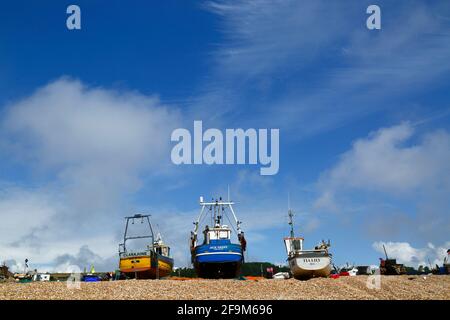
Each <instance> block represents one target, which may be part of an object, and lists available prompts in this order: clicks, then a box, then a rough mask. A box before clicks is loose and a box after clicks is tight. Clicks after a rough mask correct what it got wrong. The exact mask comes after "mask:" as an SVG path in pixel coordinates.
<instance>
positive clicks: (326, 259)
mask: <svg viewBox="0 0 450 320" xmlns="http://www.w3.org/2000/svg"><path fill="white" fill-rule="evenodd" d="M288 215H289V225H290V227H291V232H290V236H289V237H287V238H284V244H285V246H286V252H287V255H288V259H287V260H288V263H289V268H290V269H291V273H292V275H293V277H294V278H296V279H300V280H307V279H310V278H314V277H328V276H329V275H330V273H331V253H329V252H328V248H329V247H330V241H328V243H325V241H322V242H321V243H320V244H319V245H318V246H316V247H315V248H314V249H313V250H305V249H303V241H304V239H303V238H301V237H295V235H294V223H293V217H294V214H293V212H292V210H291V209H289V210H288Z"/></svg>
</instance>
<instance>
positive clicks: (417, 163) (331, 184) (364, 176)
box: [316, 123, 450, 206]
mask: <svg viewBox="0 0 450 320" xmlns="http://www.w3.org/2000/svg"><path fill="white" fill-rule="evenodd" d="M413 135H414V128H413V127H412V126H411V125H410V124H409V123H403V124H400V125H397V126H393V127H389V128H382V129H379V130H378V131H376V132H373V133H371V134H370V135H369V136H368V137H367V138H362V139H358V140H357V141H355V142H354V143H353V145H352V148H351V149H350V150H349V151H347V152H345V153H344V154H343V155H342V156H341V157H340V159H339V161H338V163H337V164H336V165H335V166H334V167H333V168H332V169H330V170H328V171H327V172H325V173H324V174H322V176H321V177H320V180H319V185H320V187H321V188H322V190H324V191H323V194H322V196H321V197H320V198H319V199H318V200H317V202H316V204H317V205H318V206H321V205H327V206H330V205H332V204H330V200H331V199H332V196H333V194H334V193H336V192H342V191H347V190H349V189H357V190H366V191H378V192H382V193H389V194H400V195H401V194H405V193H412V192H414V191H418V190H420V191H423V190H427V191H434V190H442V188H446V189H448V188H449V187H450V162H449V161H448V159H450V135H449V133H448V132H446V131H439V130H438V131H433V132H431V133H428V134H426V135H424V136H422V137H421V139H420V140H419V141H418V142H417V143H410V144H408V142H409V140H411V139H412V138H413ZM325 200H327V201H325Z"/></svg>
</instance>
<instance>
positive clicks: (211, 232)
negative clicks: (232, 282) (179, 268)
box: [190, 197, 246, 279]
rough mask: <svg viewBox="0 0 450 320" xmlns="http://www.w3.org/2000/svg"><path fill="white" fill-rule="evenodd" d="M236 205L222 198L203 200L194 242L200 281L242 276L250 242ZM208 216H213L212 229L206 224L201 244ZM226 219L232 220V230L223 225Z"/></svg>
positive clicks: (192, 235)
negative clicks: (200, 239) (233, 236)
mask: <svg viewBox="0 0 450 320" xmlns="http://www.w3.org/2000/svg"><path fill="white" fill-rule="evenodd" d="M233 204H234V203H233V202H231V201H222V198H219V200H213V201H211V202H204V201H203V197H200V206H201V211H200V215H199V217H198V219H197V221H196V222H194V225H195V227H194V231H192V232H191V241H190V245H191V259H192V263H193V265H194V268H195V271H196V273H197V276H198V277H200V278H209V279H219V278H222V279H227V278H228V279H229V278H236V277H238V276H239V273H240V271H241V265H242V263H243V262H244V252H245V249H246V240H245V237H244V232H243V231H242V230H241V228H240V225H241V221H239V220H238V219H237V217H236V214H235V213H234V210H233ZM208 212H209V215H208ZM207 216H210V223H211V226H209V225H207V224H206V225H205V227H204V230H203V242H201V243H198V230H199V227H200V224H202V223H203V222H204V220H205V219H206V218H207ZM224 218H227V219H228V221H229V222H230V224H231V228H230V227H229V226H228V225H226V224H223V220H224ZM232 221H233V223H234V224H235V226H236V228H234V226H233V223H232ZM232 228H233V231H235V233H236V237H237V243H232V242H231V235H232Z"/></svg>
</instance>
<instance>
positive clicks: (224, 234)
mask: <svg viewBox="0 0 450 320" xmlns="http://www.w3.org/2000/svg"><path fill="white" fill-rule="evenodd" d="M228 234H229V232H228V231H219V239H228V238H229V236H228Z"/></svg>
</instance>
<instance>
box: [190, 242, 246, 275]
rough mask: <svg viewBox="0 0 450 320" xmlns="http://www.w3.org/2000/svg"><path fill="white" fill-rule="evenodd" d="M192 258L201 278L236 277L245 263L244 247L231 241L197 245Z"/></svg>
mask: <svg viewBox="0 0 450 320" xmlns="http://www.w3.org/2000/svg"><path fill="white" fill-rule="evenodd" d="M192 260H193V263H194V268H195V271H196V273H197V276H198V277H200V278H207V279H231V278H236V277H238V276H239V274H240V272H241V266H242V263H243V254H242V248H241V246H240V245H238V244H233V243H229V242H212V243H211V244H205V245H200V246H197V247H195V249H194V252H193V259H192Z"/></svg>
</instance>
